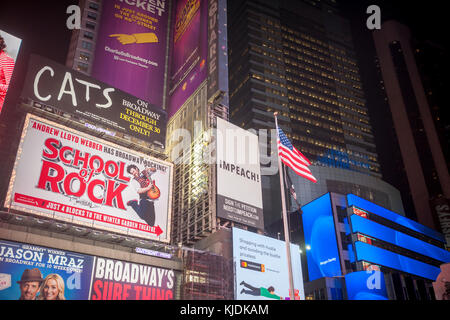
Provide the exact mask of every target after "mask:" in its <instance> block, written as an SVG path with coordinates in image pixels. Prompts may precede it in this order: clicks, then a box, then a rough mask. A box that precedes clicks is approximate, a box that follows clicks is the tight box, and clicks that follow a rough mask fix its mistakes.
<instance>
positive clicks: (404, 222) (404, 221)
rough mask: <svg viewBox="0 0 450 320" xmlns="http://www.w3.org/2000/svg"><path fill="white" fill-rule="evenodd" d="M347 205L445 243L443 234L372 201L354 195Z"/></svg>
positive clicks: (348, 197)
mask: <svg viewBox="0 0 450 320" xmlns="http://www.w3.org/2000/svg"><path fill="white" fill-rule="evenodd" d="M347 204H348V207H352V206H355V207H357V208H359V209H363V210H367V211H369V212H371V213H374V214H376V215H378V216H380V217H382V218H385V219H388V220H391V221H393V222H395V223H397V224H399V225H401V226H404V227H406V228H408V229H411V230H413V231H416V232H419V233H422V234H424V235H426V236H428V237H431V238H433V239H435V240H438V241H440V242H445V238H444V235H443V234H441V233H439V232H437V231H435V230H433V229H431V228H428V227H427V226H424V225H422V224H420V223H418V222H416V221H414V220H411V219H408V218H406V217H404V216H402V215H399V214H398V213H395V212H393V211H390V210H388V209H385V208H383V207H381V206H379V205H376V204H374V203H372V202H370V201H367V200H364V199H362V198H360V197H358V196H355V195H353V194H348V195H347Z"/></svg>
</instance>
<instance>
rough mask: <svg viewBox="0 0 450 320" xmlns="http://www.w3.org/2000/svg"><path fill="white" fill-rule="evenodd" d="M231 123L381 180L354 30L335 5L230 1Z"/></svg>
mask: <svg viewBox="0 0 450 320" xmlns="http://www.w3.org/2000/svg"><path fill="white" fill-rule="evenodd" d="M229 16H230V17H231V21H230V22H229V30H230V36H229V43H230V45H229V47H230V114H231V116H230V118H231V120H232V121H233V122H235V123H236V124H238V125H241V126H243V127H244V128H249V129H250V128H255V129H257V128H273V127H274V118H273V112H275V111H278V112H279V114H280V116H279V122H280V126H281V127H283V128H286V131H287V135H288V137H289V138H291V139H292V141H293V143H294V145H297V146H299V149H300V150H301V151H302V152H303V153H304V154H305V156H306V157H308V158H309V159H310V160H312V161H313V162H316V163H321V164H323V165H326V166H334V167H345V168H348V169H351V170H355V171H360V172H365V173H368V174H371V175H374V176H380V171H379V166H378V164H377V154H376V150H375V145H374V142H373V135H372V133H371V126H370V123H369V117H368V113H367V108H366V106H365V100H364V92H363V91H362V87H361V81H360V77H359V70H358V65H357V61H356V57H355V53H354V49H353V44H352V40H351V36H350V29H349V25H348V23H347V22H346V20H344V19H343V18H341V17H340V16H339V13H338V11H337V9H336V7H335V5H333V1H331V2H323V3H322V4H316V5H313V4H311V3H309V2H307V1H305V2H303V1H298V2H296V3H291V2H290V1H277V2H273V1H240V2H238V3H233V2H232V3H230V8H229Z"/></svg>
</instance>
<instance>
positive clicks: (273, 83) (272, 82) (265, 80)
mask: <svg viewBox="0 0 450 320" xmlns="http://www.w3.org/2000/svg"><path fill="white" fill-rule="evenodd" d="M252 78H254V79H257V80H260V81H264V82H265V83H268V84H271V85H273V86H276V87H281V88H286V86H285V84H284V83H282V82H279V81H276V80H273V79H269V78H265V77H263V76H261V75H259V74H255V73H252Z"/></svg>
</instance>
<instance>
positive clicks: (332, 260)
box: [320, 258, 336, 266]
mask: <svg viewBox="0 0 450 320" xmlns="http://www.w3.org/2000/svg"><path fill="white" fill-rule="evenodd" d="M334 261H336V258H332V259H328V260H325V261H321V262H320V265H321V266H323V265H326V264H328V263H330V262H334Z"/></svg>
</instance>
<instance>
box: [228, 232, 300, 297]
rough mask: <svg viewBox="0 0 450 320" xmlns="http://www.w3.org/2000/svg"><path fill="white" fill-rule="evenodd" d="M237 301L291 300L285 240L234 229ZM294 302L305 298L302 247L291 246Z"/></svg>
mask: <svg viewBox="0 0 450 320" xmlns="http://www.w3.org/2000/svg"><path fill="white" fill-rule="evenodd" d="M233 260H234V266H235V270H236V273H235V295H234V297H235V299H236V300H281V299H283V300H286V299H289V274H288V267H287V258H286V244H285V242H284V241H280V240H276V239H272V238H269V237H266V236H262V235H259V234H256V233H253V232H249V231H245V230H242V229H238V228H233ZM291 262H292V274H293V280H294V294H295V299H301V300H304V299H305V293H304V289H303V275H302V264H301V260H300V247H299V246H298V245H295V244H291Z"/></svg>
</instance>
